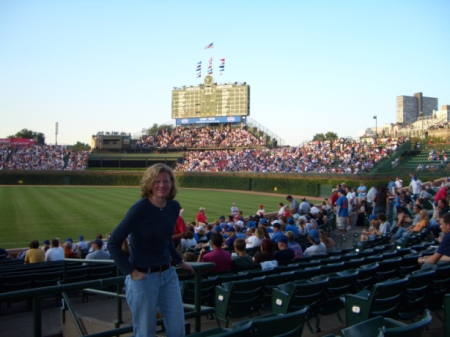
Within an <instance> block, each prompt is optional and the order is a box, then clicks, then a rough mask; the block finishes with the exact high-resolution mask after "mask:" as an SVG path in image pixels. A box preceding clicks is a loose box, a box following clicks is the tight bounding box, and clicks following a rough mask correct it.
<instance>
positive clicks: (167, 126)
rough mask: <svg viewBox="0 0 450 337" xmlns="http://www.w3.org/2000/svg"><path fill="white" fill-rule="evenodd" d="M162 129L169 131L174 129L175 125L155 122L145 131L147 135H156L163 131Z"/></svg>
mask: <svg viewBox="0 0 450 337" xmlns="http://www.w3.org/2000/svg"><path fill="white" fill-rule="evenodd" d="M162 130H168V131H172V130H173V125H172V124H161V125H158V124H156V123H155V124H153V126H152V127H151V128H149V129H145V130H144V133H145V134H147V135H156V134H157V133H158V132H160V131H162Z"/></svg>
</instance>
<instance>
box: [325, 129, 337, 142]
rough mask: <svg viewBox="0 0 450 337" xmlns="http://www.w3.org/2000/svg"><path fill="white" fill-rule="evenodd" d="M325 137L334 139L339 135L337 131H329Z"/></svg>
mask: <svg viewBox="0 0 450 337" xmlns="http://www.w3.org/2000/svg"><path fill="white" fill-rule="evenodd" d="M325 138H326V139H327V140H333V139H337V138H338V135H337V133H334V132H331V131H328V132H327V133H326V134H325Z"/></svg>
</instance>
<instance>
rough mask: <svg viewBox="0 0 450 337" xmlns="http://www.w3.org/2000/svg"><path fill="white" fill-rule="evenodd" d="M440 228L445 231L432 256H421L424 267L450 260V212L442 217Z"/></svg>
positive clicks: (420, 260)
mask: <svg viewBox="0 0 450 337" xmlns="http://www.w3.org/2000/svg"><path fill="white" fill-rule="evenodd" d="M440 228H441V230H442V233H443V238H442V241H441V243H440V245H439V247H438V249H437V250H436V253H434V254H433V255H431V256H424V257H419V259H418V262H419V264H423V266H422V268H429V267H432V266H433V265H435V264H438V263H443V262H449V261H450V234H449V233H450V213H446V214H444V215H443V216H442V218H441V219H440Z"/></svg>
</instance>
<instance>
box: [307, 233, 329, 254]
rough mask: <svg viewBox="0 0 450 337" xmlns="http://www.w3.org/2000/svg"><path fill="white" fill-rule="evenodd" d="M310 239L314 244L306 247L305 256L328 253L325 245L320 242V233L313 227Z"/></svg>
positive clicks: (309, 235)
mask: <svg viewBox="0 0 450 337" xmlns="http://www.w3.org/2000/svg"><path fill="white" fill-rule="evenodd" d="M308 240H309V241H310V242H311V243H312V246H310V247H308V248H306V250H305V252H304V254H303V256H304V257H311V256H314V255H321V254H326V252H327V249H326V247H325V245H324V244H323V243H322V242H320V235H319V231H318V230H317V229H313V230H311V231H310V232H309V234H308Z"/></svg>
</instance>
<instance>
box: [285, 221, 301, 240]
mask: <svg viewBox="0 0 450 337" xmlns="http://www.w3.org/2000/svg"><path fill="white" fill-rule="evenodd" d="M287 223H288V224H287V226H286V229H285V231H286V232H287V231H291V232H292V233H294V236H295V237H296V238H298V228H297V226H296V225H295V220H294V218H289V219H288V220H287Z"/></svg>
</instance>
